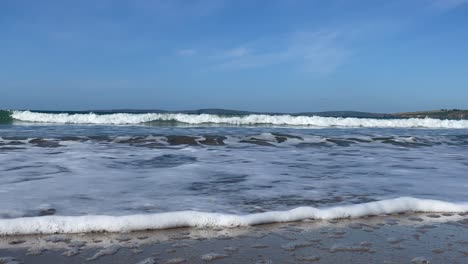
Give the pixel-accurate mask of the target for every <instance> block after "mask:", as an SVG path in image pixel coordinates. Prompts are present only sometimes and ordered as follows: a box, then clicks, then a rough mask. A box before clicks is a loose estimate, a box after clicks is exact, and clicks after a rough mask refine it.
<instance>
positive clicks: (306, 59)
mask: <svg viewBox="0 0 468 264" xmlns="http://www.w3.org/2000/svg"><path fill="white" fill-rule="evenodd" d="M467 47H468V0H400V1H398V0H395V1H386V0H385V1H383V0H369V1H347V0H327V1H318V0H316V1H314V0H264V1H260V0H237V1H236V0H232V1H227V0H134V1H130V0H128V1H120V0H114V1H111V0H82V1H74V0H73V1H71V0H56V1H52V0H42V1H32V0H29V1H25V0H1V1H0V69H1V70H0V89H1V96H0V108H3V109H49V110H85V109H111V108H112V109H115V108H139V109H149V108H151V109H168V110H177V109H196V108H229V109H239V110H253V111H283V112H300V111H326V110H360V111H373V112H398V111H412V110H426V109H439V108H468V48H467Z"/></svg>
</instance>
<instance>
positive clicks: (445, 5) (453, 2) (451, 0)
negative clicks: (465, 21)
mask: <svg viewBox="0 0 468 264" xmlns="http://www.w3.org/2000/svg"><path fill="white" fill-rule="evenodd" d="M464 4H468V0H433V2H432V4H431V6H432V7H433V8H436V9H438V10H441V11H448V10H452V9H454V8H457V7H460V6H462V5H464Z"/></svg>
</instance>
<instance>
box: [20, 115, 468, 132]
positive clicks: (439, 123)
mask: <svg viewBox="0 0 468 264" xmlns="http://www.w3.org/2000/svg"><path fill="white" fill-rule="evenodd" d="M11 116H12V117H13V118H14V119H16V120H20V121H27V122H43V123H61V124H107V125H123V124H142V123H148V122H158V121H175V122H180V123H185V124H191V125H200V124H228V125H280V126H281V125H282V126H310V127H368V128H371V127H381V128H468V120H440V119H431V118H425V119H420V118H410V119H371V118H341V117H321V116H292V115H265V114H251V115H245V116H220V115H213V114H199V115H194V114H180V113H179V114H177V113H146V114H128V113H115V114H103V115H98V114H95V113H88V114H68V113H59V114H56V113H38V112H31V111H13V112H12V114H11Z"/></svg>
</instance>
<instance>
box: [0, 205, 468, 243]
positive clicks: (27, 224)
mask: <svg viewBox="0 0 468 264" xmlns="http://www.w3.org/2000/svg"><path fill="white" fill-rule="evenodd" d="M467 211H468V203H450V202H444V201H439V200H427V199H417V198H412V197H400V198H396V199H389V200H382V201H377V202H370V203H363V204H353V205H346V206H336V207H330V208H324V209H318V208H314V207H298V208H295V209H292V210H289V211H270V212H265V213H256V214H248V215H234V214H221V213H205V212H197V211H179V212H168V213H158V214H147V215H144V214H138V215H127V216H104V215H86V216H42V217H25V218H15V219H1V220H0V235H20V234H52V233H88V232H130V231H137V230H151V229H167V228H176V227H236V226H249V225H259V224H267V223H279V222H292V221H300V220H305V219H321V220H330V219H339V218H358V217H363V216H368V215H381V214H391V213H402V212H441V213H442V212H467Z"/></svg>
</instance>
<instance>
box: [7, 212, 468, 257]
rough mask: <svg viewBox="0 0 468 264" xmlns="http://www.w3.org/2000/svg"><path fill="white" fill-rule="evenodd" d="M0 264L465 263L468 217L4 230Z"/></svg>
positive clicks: (467, 248) (391, 217) (440, 216)
mask: <svg viewBox="0 0 468 264" xmlns="http://www.w3.org/2000/svg"><path fill="white" fill-rule="evenodd" d="M0 263H2V264H3V263H11V264H12V263H70V264H73V263H113V264H115V263H139V264H151V263H172V264H174V263H258V264H260V263H468V215H465V214H399V215H386V216H374V217H367V218H360V219H343V220H337V221H315V220H310V221H303V222H294V223H284V224H273V225H260V226H253V227H242V228H226V229H202V228H178V229H171V230H159V231H145V232H132V233H125V234H118V233H96V234H65V235H62V234H58V235H35V236H8V237H0Z"/></svg>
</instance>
